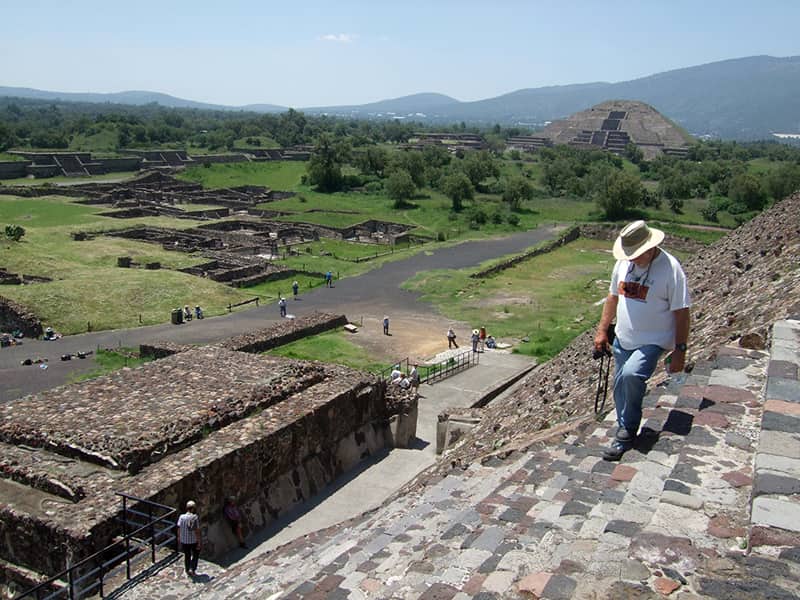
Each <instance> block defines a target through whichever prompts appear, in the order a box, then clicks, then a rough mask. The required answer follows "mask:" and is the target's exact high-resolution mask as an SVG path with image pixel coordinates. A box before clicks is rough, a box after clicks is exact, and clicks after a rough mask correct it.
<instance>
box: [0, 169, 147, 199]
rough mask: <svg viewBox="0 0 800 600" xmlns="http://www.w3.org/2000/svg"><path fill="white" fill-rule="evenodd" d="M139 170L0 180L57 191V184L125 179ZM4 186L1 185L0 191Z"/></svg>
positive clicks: (5, 183) (8, 183)
mask: <svg viewBox="0 0 800 600" xmlns="http://www.w3.org/2000/svg"><path fill="white" fill-rule="evenodd" d="M138 174H139V172H138V171H120V172H119V173H104V174H103V175H92V176H90V177H63V176H60V175H59V176H58V177H46V178H43V179H32V178H28V177H21V178H19V179H3V180H2V181H0V183H2V184H3V185H37V186H38V185H52V186H53V188H54V190H53V193H54V194H55V193H57V190H58V185H57V184H67V185H70V184H72V185H74V184H78V183H99V182H103V181H125V180H126V179H130V178H132V177H135V176H136V175H138ZM2 189H3V188H2V187H0V191H1V190H2Z"/></svg>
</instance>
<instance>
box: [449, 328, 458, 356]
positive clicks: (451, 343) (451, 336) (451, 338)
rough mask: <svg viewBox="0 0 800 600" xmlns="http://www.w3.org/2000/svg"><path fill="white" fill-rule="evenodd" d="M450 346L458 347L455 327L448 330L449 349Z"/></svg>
mask: <svg viewBox="0 0 800 600" xmlns="http://www.w3.org/2000/svg"><path fill="white" fill-rule="evenodd" d="M450 348H458V344H456V332H455V331H453V328H452V327H451V328H450V329H448V330H447V349H448V350H449V349H450Z"/></svg>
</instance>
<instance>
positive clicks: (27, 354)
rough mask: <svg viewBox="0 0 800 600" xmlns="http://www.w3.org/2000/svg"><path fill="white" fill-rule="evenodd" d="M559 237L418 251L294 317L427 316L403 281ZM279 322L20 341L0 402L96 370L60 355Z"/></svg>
mask: <svg viewBox="0 0 800 600" xmlns="http://www.w3.org/2000/svg"><path fill="white" fill-rule="evenodd" d="M556 233H557V229H556V228H551V227H540V228H538V229H534V230H531V231H525V232H520V233H518V234H515V235H513V236H508V237H505V238H496V239H489V240H476V241H470V242H464V243H461V244H458V245H455V246H449V247H445V248H439V249H437V250H435V251H433V252H430V253H427V252H424V251H423V252H421V253H419V254H416V255H414V256H412V257H410V258H407V259H404V260H399V261H395V262H390V263H386V264H385V265H383V266H382V267H380V268H378V269H375V270H373V271H369V272H368V273H364V274H363V275H360V276H358V277H351V278H348V279H344V280H341V281H338V282H336V285H335V287H333V288H325V287H319V288H314V289H313V290H310V291H309V292H307V293H305V294H303V295H302V296H301V299H302V300H301V301H299V302H293V303H292V306H291V309H292V312H293V313H295V314H297V315H303V314H309V313H312V312H314V311H325V312H332V313H339V314H344V315H346V316H348V317H349V318H351V319H354V318H356V317H357V316H359V315H373V316H378V318H380V317H381V316H382V315H383V314H395V313H396V312H404V313H409V312H412V313H413V312H415V313H417V314H428V313H430V312H431V307H430V305H428V304H426V303H424V302H421V301H420V300H419V299H418V298H419V296H418V294H415V293H413V292H410V291H407V290H403V289H400V284H401V283H402V282H404V281H406V280H407V279H409V278H410V277H412V276H413V275H415V274H416V273H418V272H420V271H428V270H431V269H445V268H448V269H461V268H465V267H471V266H477V265H479V264H481V263H482V262H484V261H486V260H488V259H491V258H496V257H500V256H505V255H507V254H514V253H518V252H522V251H523V250H525V249H526V248H529V247H531V246H534V245H536V244H538V243H540V242H543V241H545V240H547V239H550V238H552V237H554V236H555V235H556ZM287 285H288V284H287ZM278 319H279V317H278V309H277V307H276V306H275V305H273V304H270V305H262V306H260V307H259V308H253V309H249V310H240V311H239V312H234V313H232V314H230V315H225V316H221V317H213V318H207V319H203V320H202V321H192V322H191V323H189V324H186V325H182V326H175V325H170V324H167V323H165V324H162V325H153V326H149V327H139V328H135V329H119V330H114V331H99V332H94V333H86V334H80V335H73V336H68V337H65V338H62V339H60V340H57V341H54V342H44V341H40V340H24V344H23V345H21V346H14V347H11V348H3V349H2V350H0V401H1V400H9V399H12V398H17V397H20V396H23V395H26V394H31V393H36V392H40V391H42V390H46V389H50V388H52V387H55V386H56V385H61V384H63V383H65V382H66V381H67V378H68V377H69V376H70V375H71V374H73V373H75V372H81V371H88V370H90V369H92V368H93V367H94V366H95V365H94V360H92V359H87V360H71V361H66V362H62V361H61V360H60V357H61V355H62V354H76V353H77V352H86V351H92V350H96V349H97V348H116V347H138V346H139V344H141V343H144V342H153V341H158V340H165V341H172V342H176V343H182V344H205V343H211V342H217V341H220V340H223V339H226V338H229V337H232V336H234V335H238V334H240V333H245V332H247V331H252V330H254V329H259V328H263V327H265V326H268V325H270V324H271V323H274V322H276V321H278ZM35 357H42V358H47V361H48V363H47V364H48V368H47V369H39V368H38V367H37V366H35V365H32V366H26V367H23V366H20V361H21V360H22V359H24V358H35Z"/></svg>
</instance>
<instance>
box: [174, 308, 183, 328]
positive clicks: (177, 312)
mask: <svg viewBox="0 0 800 600" xmlns="http://www.w3.org/2000/svg"><path fill="white" fill-rule="evenodd" d="M181 323H183V310H182V309H180V308H173V309H172V324H173V325H180V324H181Z"/></svg>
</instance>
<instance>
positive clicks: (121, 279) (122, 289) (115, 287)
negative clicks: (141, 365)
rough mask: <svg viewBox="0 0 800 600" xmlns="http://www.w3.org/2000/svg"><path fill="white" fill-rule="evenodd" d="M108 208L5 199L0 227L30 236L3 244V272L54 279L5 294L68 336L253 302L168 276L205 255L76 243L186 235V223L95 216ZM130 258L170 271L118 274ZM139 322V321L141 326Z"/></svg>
mask: <svg viewBox="0 0 800 600" xmlns="http://www.w3.org/2000/svg"><path fill="white" fill-rule="evenodd" d="M104 210H106V208H105V207H97V206H85V205H81V204H74V203H73V202H71V200H70V199H67V198H59V197H45V198H33V199H29V198H15V197H9V196H0V225H2V226H3V227H4V226H5V224H9V223H13V224H18V225H21V226H22V227H24V228H25V229H26V234H25V236H24V237H23V238H22V240H21V241H19V242H12V241H10V240H7V239H6V238H2V241H0V255H1V256H2V266H3V267H4V268H5V269H7V270H8V271H10V272H12V273H21V274H25V275H36V276H43V277H49V278H51V279H53V281H51V282H49V283H35V284H30V285H24V286H4V288H3V290H2V295H4V296H7V297H9V298H11V299H12V300H15V301H17V302H19V303H21V304H23V305H25V306H29V307H30V308H31V309H32V310H33V311H34V312H35V313H36V314H37V315H38V316H39V317H40V318H41V319H42V321H43V322H44V323H45V324H46V325H49V326H52V327H54V328H56V330H57V331H60V332H61V333H64V334H72V333H81V332H85V331H87V329H88V328H89V327H91V329H92V330H99V329H116V328H120V327H136V326H138V325H140V324H144V325H152V324H155V323H163V322H165V321H168V320H169V311H170V310H171V309H172V308H175V307H178V306H184V305H185V304H191V305H194V304H201V305H202V306H203V308H204V310H205V311H206V314H207V315H209V316H211V315H215V314H222V313H224V312H227V309H226V307H227V305H228V304H229V303H231V302H238V301H240V300H244V299H247V298H250V297H252V296H253V293H252V292H249V291H246V290H236V289H234V288H231V287H228V286H226V285H222V284H219V283H215V282H213V281H211V280H207V279H202V278H199V277H195V276H192V275H187V274H185V273H179V272H176V271H170V270H167V269H177V268H181V267H188V266H192V265H196V264H199V263H202V262H205V261H206V259H205V258H203V257H202V256H199V255H190V254H185V253H182V252H169V251H166V250H163V249H162V248H161V247H160V246H159V245H157V244H149V243H146V242H137V241H133V240H126V239H122V238H113V237H106V236H102V235H98V236H97V237H95V238H94V239H90V240H86V241H81V242H77V241H75V240H73V239H72V238H71V236H70V233H72V232H73V231H81V230H84V231H85V230H91V231H98V230H110V229H120V228H124V227H130V226H132V225H134V224H138V223H145V222H146V223H148V224H151V225H156V224H158V225H160V226H164V227H175V228H185V227H191V226H194V225H195V223H193V222H192V221H189V220H185V219H169V218H163V217H160V218H157V219H112V218H108V217H101V216H98V215H97V214H96V213H98V212H102V211H104ZM120 256H130V257H132V258H133V260H134V262H136V263H139V264H140V265H144V264H145V263H148V262H160V263H161V264H162V266H163V267H164V269H162V270H158V271H148V270H144V269H142V268H132V269H122V268H119V267H117V266H116V265H117V258H118V257H120ZM140 319H141V320H140Z"/></svg>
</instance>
